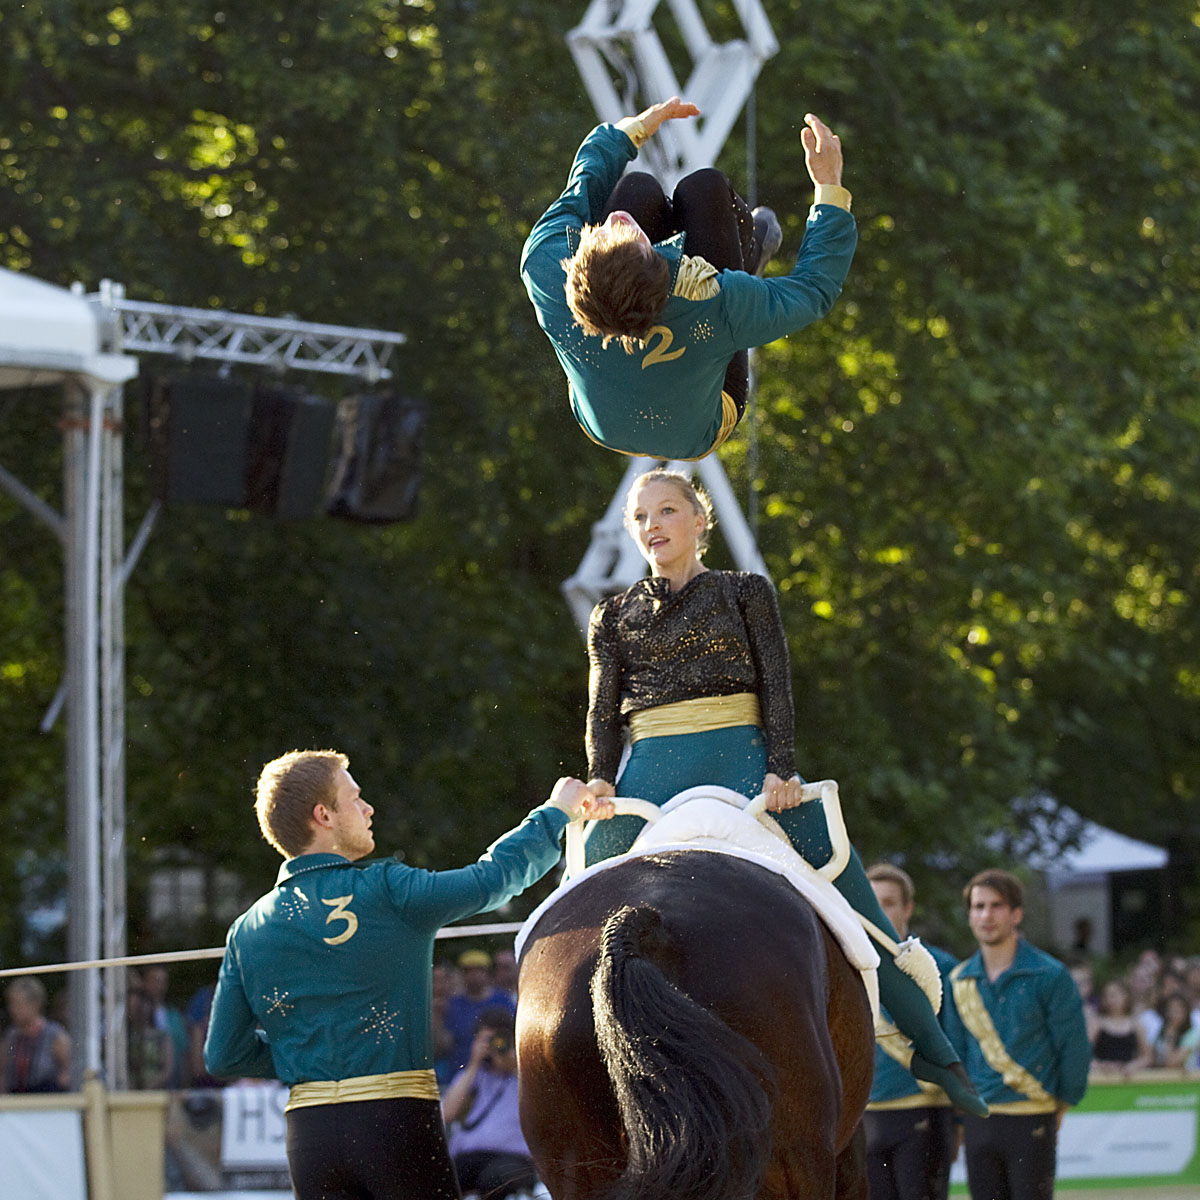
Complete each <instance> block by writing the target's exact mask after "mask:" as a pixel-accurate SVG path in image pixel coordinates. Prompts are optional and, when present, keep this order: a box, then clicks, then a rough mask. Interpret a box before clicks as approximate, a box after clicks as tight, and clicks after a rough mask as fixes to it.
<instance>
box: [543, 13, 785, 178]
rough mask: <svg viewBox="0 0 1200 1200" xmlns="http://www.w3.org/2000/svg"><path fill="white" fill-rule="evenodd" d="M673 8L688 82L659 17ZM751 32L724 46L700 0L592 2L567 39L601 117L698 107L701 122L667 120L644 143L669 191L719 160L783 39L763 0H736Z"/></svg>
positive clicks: (744, 26)
mask: <svg viewBox="0 0 1200 1200" xmlns="http://www.w3.org/2000/svg"><path fill="white" fill-rule="evenodd" d="M663 8H666V9H669V10H670V15H671V16H673V17H674V20H675V23H676V24H677V26H678V29H679V34H680V35H681V37H682V41H683V44H684V47H685V48H686V51H687V53H688V55H689V57H690V58H691V62H692V69H691V74H690V75H689V76H688V78H687V81H686V82H685V83H684V85H683V86H682V87H681V86H680V84H679V80H678V79H677V78H676V75H675V70H674V68H673V67H672V65H671V61H670V59H669V58H668V56H667V52H666V50H665V48H664V46H663V42H662V39H661V38H660V37H659V34H658V32H657V30H656V29H655V25H654V19H655V17H656V16H659V18H660V20H661V19H662V17H661V10H662V9H663ZM733 8H734V10H735V11H736V13H737V16H738V19H739V21H740V22H741V26H742V29H743V32H744V33H745V37H743V38H736V39H734V40H733V41H729V42H725V43H723V44H721V45H718V44H717V43H715V42H714V41H713V39H712V37H711V36H710V35H709V32H708V29H707V27H706V26H705V23H704V18H703V16H702V15H701V12H700V8H699V5H698V4H697V3H696V0H667V2H666V4H665V5H664V4H662V3H661V2H660V0H592V3H591V4H589V5H588V8H587V12H586V13H585V14H584V17H583V20H582V21H581V22H580V23H579V25H577V26H576V27H575V28H574V29H573V30H571V32H570V33H568V34H567V44H568V45H569V46H570V48H571V54H572V55H573V56H574V58H575V65H576V66H577V67H578V69H579V73H580V75H582V76H583V82H584V85H585V86H586V87H587V90H588V95H589V96H590V97H591V99H592V103H593V105H594V106H595V108H596V111H597V112H598V113H599V114H600V119H601V120H602V121H618V120H620V119H621V118H622V117H627V116H633V115H634V114H635V113H638V112H640V111H641V110H642V109H643V108H645V107H647V106H648V105H650V104H653V103H655V102H656V101H658V100H665V99H668V98H669V97H671V96H682V97H683V99H685V100H691V101H693V102H694V103H695V104H697V105H699V107H700V112H701V116H700V117H699V118H698V119H697V120H694V121H668V122H667V123H666V124H664V125H663V126H662V127H661V128H660V129H659V131H658V133H657V134H656V135H655V137H654V138H652V139H651V140H650V141H649V142H647V143H646V145H645V146H643V147H642V156H643V158H644V159H645V163H646V166H647V167H648V168H649V169H650V170H651V171H652V172H653V174H654V175H655V176H656V178H657V179H658V180H659V182H660V183H662V185H663V186H664V187H665V188H666V189H668V190H670V189H671V188H672V187H674V186H675V184H676V183H677V182H678V181H679V180H680V179H681V178H682V177H683V176H684V175H687V174H689V173H690V172H691V171H695V170H698V169H699V168H700V167H707V166H711V165H712V164H713V163H714V162H716V160H717V155H718V154H719V153H720V151H721V147H722V146H723V145H724V144H725V139H726V138H727V137H728V136H729V131H730V130H731V129H732V128H733V124H734V122H735V121H736V120H737V117H738V113H740V112H741V110H742V106H743V105H744V104H745V102H746V100H747V99H749V97H750V93H751V92H752V91H753V89H754V82H755V80H756V79H757V78H758V73H759V71H760V70H761V69H762V65H763V63H765V62H766V61H767V59H769V58H770V57H772V55H774V54H776V53H777V52H778V50H779V43H778V42H777V41H776V40H775V35H774V33H773V31H772V29H771V24H770V22H769V21H768V20H767V14H766V12H765V11H764V9H763V6H762V4H761V3H760V0H733Z"/></svg>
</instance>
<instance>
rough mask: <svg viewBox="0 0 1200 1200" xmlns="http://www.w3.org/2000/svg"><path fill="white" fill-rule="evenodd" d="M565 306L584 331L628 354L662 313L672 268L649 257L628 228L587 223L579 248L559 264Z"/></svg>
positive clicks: (657, 257) (655, 256) (633, 230)
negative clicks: (563, 279) (618, 345)
mask: <svg viewBox="0 0 1200 1200" xmlns="http://www.w3.org/2000/svg"><path fill="white" fill-rule="evenodd" d="M562 266H563V270H565V271H566V273H567V282H566V293H567V305H568V306H569V308H570V309H571V313H572V315H573V316H574V317H575V320H576V321H577V322H578V323H579V324H580V325H581V326H582V327H583V332H584V333H586V334H589V335H591V336H592V337H599V338H601V339H602V341H601V345H603V346H605V347H607V346H608V344H609V342H612V341H618V342H620V343H621V345H622V346H624V347H625V352H626V353H627V354H632V353H633V352H634V351H635V350H638V349H640V348H641V346H642V343H643V339H644V338H645V337H646V335H647V334H649V332H650V330H651V328H652V327H653V325H654V324H655V322H657V321H658V319H659V317H660V316H661V315H662V310H663V309H664V308H665V307H666V304H667V300H668V298H669V297H670V294H671V264H670V263H668V262H667V260H666V259H665V258H663V256H662V255H661V254H658V253H657V252H655V253H651V254H647V253H646V251H645V248H644V246H643V243H642V242H641V239H640V238H639V237H638V236H637V229H636V228H635V227H634V226H631V225H624V224H622V225H585V226H584V228H583V232H582V233H581V234H580V238H579V249H578V250H576V251H575V254H574V255H573V256H572V257H571V258H564V259H563V261H562Z"/></svg>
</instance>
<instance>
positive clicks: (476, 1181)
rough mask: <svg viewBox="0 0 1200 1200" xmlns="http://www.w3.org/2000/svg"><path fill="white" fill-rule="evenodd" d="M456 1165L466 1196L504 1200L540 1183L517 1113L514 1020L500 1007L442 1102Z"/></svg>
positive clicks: (486, 1017)
mask: <svg viewBox="0 0 1200 1200" xmlns="http://www.w3.org/2000/svg"><path fill="white" fill-rule="evenodd" d="M442 1116H443V1118H444V1119H445V1121H446V1124H447V1125H449V1126H450V1127H451V1128H450V1161H451V1162H452V1163H453V1164H454V1170H455V1172H456V1174H457V1175H458V1182H459V1186H460V1187H461V1188H462V1190H463V1191H464V1192H476V1193H478V1195H479V1197H480V1200H504V1197H506V1196H512V1195H514V1194H516V1193H520V1192H530V1191H532V1190H533V1188H534V1187H535V1186H536V1184H537V1175H536V1173H535V1172H534V1168H533V1159H532V1158H531V1157H530V1154H529V1147H528V1146H527V1145H526V1144H525V1138H524V1136H523V1135H522V1133H521V1123H520V1120H519V1117H518V1113H517V1046H516V1039H515V1037H514V1024H513V1015H512V1013H511V1012H509V1011H508V1009H507V1008H501V1007H499V1006H497V1007H495V1008H488V1009H485V1010H484V1011H483V1012H482V1013H480V1015H479V1021H478V1024H477V1026H476V1030H475V1039H474V1041H473V1042H472V1043H471V1056H470V1058H469V1059H468V1060H467V1065H466V1066H465V1067H463V1069H462V1070H461V1071H459V1073H458V1074H457V1075H456V1076H455V1077H454V1079H453V1080H451V1082H450V1086H449V1087H448V1088H447V1089H446V1092H445V1095H444V1096H443V1097H442Z"/></svg>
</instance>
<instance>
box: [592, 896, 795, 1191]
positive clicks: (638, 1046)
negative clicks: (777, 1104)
mask: <svg viewBox="0 0 1200 1200" xmlns="http://www.w3.org/2000/svg"><path fill="white" fill-rule="evenodd" d="M662 948H665V931H664V929H663V927H662V919H661V917H660V916H659V914H658V912H657V911H656V910H655V909H654V908H652V907H650V906H649V905H647V904H640V905H634V906H627V907H624V908H621V909H618V910H617V911H616V912H614V913H613V914H612V915H611V916H610V917H609V918H608V920H607V921H606V922H605V924H604V929H603V933H602V936H601V944H600V958H599V961H598V963H597V965H596V970H595V973H594V975H593V976H592V988H591V990H592V1008H593V1013H594V1017H595V1024H596V1037H597V1040H598V1042H599V1045H600V1052H601V1055H602V1057H603V1058H604V1062H605V1066H606V1067H607V1069H608V1074H609V1078H610V1079H611V1081H612V1086H613V1090H614V1092H615V1093H616V1097H617V1103H618V1105H619V1107H620V1111H621V1119H622V1123H623V1125H624V1128H625V1135H626V1140H627V1147H628V1165H627V1167H626V1169H625V1172H624V1174H623V1175H622V1176H621V1178H620V1179H619V1180H618V1182H617V1184H616V1185H615V1187H614V1188H613V1189H612V1191H611V1192H610V1193H609V1195H608V1197H607V1198H606V1200H673V1198H674V1197H678V1196H687V1197H688V1198H689V1200H751V1198H752V1197H754V1196H756V1195H757V1194H758V1191H759V1187H760V1185H761V1182H762V1178H763V1175H764V1173H765V1171H766V1168H767V1164H768V1162H769V1161H770V1157H771V1108H772V1101H773V1098H774V1092H775V1079H774V1074H775V1073H774V1071H773V1069H772V1067H771V1065H770V1063H769V1062H768V1061H767V1059H766V1058H765V1057H764V1055H763V1054H762V1053H761V1051H760V1050H759V1049H758V1047H757V1046H755V1045H754V1044H753V1043H752V1042H750V1041H749V1040H748V1039H746V1038H744V1037H743V1036H742V1035H741V1034H739V1033H736V1032H735V1031H734V1030H732V1029H730V1028H729V1026H728V1025H726V1024H725V1022H724V1021H722V1020H721V1019H720V1018H719V1017H717V1016H715V1015H714V1014H712V1013H711V1012H709V1011H708V1010H707V1009H705V1008H703V1007H701V1006H700V1005H699V1004H697V1003H696V1002H695V1001H694V1000H692V999H691V997H689V996H688V995H686V993H684V992H683V991H682V990H681V989H679V988H678V987H676V986H675V984H673V983H672V982H671V981H670V980H669V979H668V978H667V977H666V975H664V973H663V971H662V970H661V969H660V968H659V966H658V965H657V964H656V963H655V961H654V960H653V957H652V956H653V954H654V952H655V950H656V949H662Z"/></svg>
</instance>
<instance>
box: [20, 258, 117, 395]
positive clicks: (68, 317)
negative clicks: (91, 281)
mask: <svg viewBox="0 0 1200 1200" xmlns="http://www.w3.org/2000/svg"><path fill="white" fill-rule="evenodd" d="M136 374H137V360H136V359H135V358H133V357H131V356H127V355H124V354H108V353H104V352H103V351H102V350H101V338H100V325H99V319H98V313H97V311H96V309H95V308H94V307H93V306H92V305H91V304H89V303H88V301H87V300H86V299H84V297H83V296H76V295H74V294H73V293H71V292H69V291H68V290H67V289H66V288H61V287H56V286H55V285H54V284H52V283H45V282H43V281H42V280H40V279H34V278H33V277H32V276H30V275H23V274H18V273H17V272H16V271H8V270H5V269H4V268H3V267H0V387H31V386H35V385H40V384H48V383H58V382H60V381H61V380H62V379H63V378H65V377H66V376H68V375H82V376H86V377H89V378H91V379H95V380H98V381H100V382H102V383H121V382H123V381H124V380H126V379H132V378H133V377H134V376H135V375H136Z"/></svg>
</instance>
